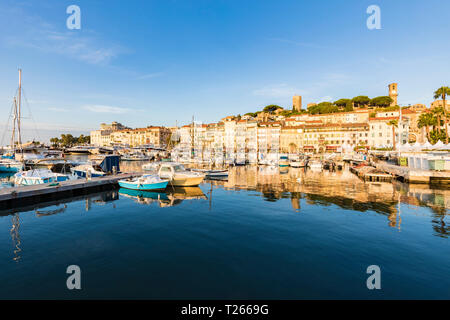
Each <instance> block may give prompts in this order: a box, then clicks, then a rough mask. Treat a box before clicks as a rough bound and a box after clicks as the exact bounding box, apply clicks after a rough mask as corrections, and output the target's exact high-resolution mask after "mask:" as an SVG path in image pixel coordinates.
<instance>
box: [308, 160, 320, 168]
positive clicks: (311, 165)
mask: <svg viewBox="0 0 450 320" xmlns="http://www.w3.org/2000/svg"><path fill="white" fill-rule="evenodd" d="M308 166H309V168H310V169H312V170H322V162H321V161H311V162H310V163H308Z"/></svg>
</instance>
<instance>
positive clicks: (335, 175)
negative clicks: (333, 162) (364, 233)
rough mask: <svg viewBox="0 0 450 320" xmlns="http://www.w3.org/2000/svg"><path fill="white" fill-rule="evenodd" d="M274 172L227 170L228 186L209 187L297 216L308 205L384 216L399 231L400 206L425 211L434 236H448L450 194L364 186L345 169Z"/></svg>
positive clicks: (396, 185)
mask: <svg viewBox="0 0 450 320" xmlns="http://www.w3.org/2000/svg"><path fill="white" fill-rule="evenodd" d="M285 170H286V169H283V171H281V172H280V170H279V168H277V167H264V166H259V167H257V166H247V167H235V168H232V169H230V174H229V177H228V180H227V181H214V182H213V183H214V184H215V185H218V186H222V187H223V188H225V189H229V190H252V191H258V192H260V193H261V196H262V198H263V199H264V200H265V201H271V202H274V201H278V200H279V199H283V198H290V201H291V205H292V208H293V209H294V210H295V211H301V200H302V199H304V200H305V202H306V203H307V204H311V205H316V204H319V205H324V206H329V205H337V206H339V207H341V208H344V209H349V210H356V211H361V212H364V211H369V210H370V211H375V212H377V213H379V214H383V215H385V216H387V219H388V225H389V226H390V227H393V228H397V229H399V230H400V228H401V221H402V220H401V205H402V204H408V205H413V206H421V207H428V208H430V210H431V211H432V214H433V219H432V224H433V230H435V232H436V233H437V234H438V235H440V236H443V237H448V236H449V232H450V230H449V226H448V225H447V224H446V223H445V217H447V216H448V209H449V208H450V190H448V189H434V188H430V187H429V186H428V185H408V184H403V183H400V182H394V183H384V182H377V183H375V182H364V181H362V180H361V179H359V178H358V177H356V176H355V175H354V174H352V173H351V172H350V171H349V170H348V168H344V170H342V171H337V172H329V171H326V170H324V171H311V170H307V169H304V168H289V169H288V172H287V173H286V172H285Z"/></svg>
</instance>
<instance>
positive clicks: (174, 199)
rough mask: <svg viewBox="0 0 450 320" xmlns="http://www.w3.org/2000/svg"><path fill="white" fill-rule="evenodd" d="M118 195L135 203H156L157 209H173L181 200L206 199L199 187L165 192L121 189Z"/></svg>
mask: <svg viewBox="0 0 450 320" xmlns="http://www.w3.org/2000/svg"><path fill="white" fill-rule="evenodd" d="M119 193H120V195H122V196H124V197H127V198H131V199H133V200H135V201H136V202H137V203H140V204H145V205H150V204H153V203H156V204H157V205H158V206H159V207H161V208H164V207H173V206H176V205H179V204H180V203H181V202H182V201H183V200H200V199H207V197H206V195H205V194H204V193H203V191H202V189H200V188H199V187H175V188H169V189H167V190H166V191H165V192H151V191H137V190H130V189H124V188H121V189H120V190H119Z"/></svg>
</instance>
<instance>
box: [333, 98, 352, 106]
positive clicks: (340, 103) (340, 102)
mask: <svg viewBox="0 0 450 320" xmlns="http://www.w3.org/2000/svg"><path fill="white" fill-rule="evenodd" d="M351 102H352V100H350V99H339V100H337V101H335V102H334V104H335V105H336V106H338V107H341V108H345V107H346V106H347V105H348V103H351Z"/></svg>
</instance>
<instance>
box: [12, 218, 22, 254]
mask: <svg viewBox="0 0 450 320" xmlns="http://www.w3.org/2000/svg"><path fill="white" fill-rule="evenodd" d="M11 225H12V226H11V230H10V234H11V241H12V244H13V248H14V249H13V260H14V261H15V262H18V261H19V260H20V258H21V256H20V252H21V251H22V249H21V247H20V245H21V240H20V233H19V229H20V217H19V214H18V213H15V214H13V215H12V223H11Z"/></svg>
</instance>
